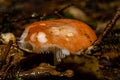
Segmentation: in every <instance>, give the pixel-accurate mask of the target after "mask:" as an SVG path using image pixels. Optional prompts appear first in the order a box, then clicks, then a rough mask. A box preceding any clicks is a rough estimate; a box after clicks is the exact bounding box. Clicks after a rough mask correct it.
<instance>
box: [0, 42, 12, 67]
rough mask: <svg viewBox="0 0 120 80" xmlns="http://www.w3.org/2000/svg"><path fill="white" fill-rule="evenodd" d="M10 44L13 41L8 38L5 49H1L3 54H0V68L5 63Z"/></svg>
mask: <svg viewBox="0 0 120 80" xmlns="http://www.w3.org/2000/svg"><path fill="white" fill-rule="evenodd" d="M12 44H13V41H11V40H10V41H9V43H8V45H7V46H6V47H5V50H4V51H3V56H0V69H1V68H2V66H3V65H4V64H5V63H6V58H7V55H8V53H9V51H10V48H11V46H12Z"/></svg>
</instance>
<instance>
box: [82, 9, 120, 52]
mask: <svg viewBox="0 0 120 80" xmlns="http://www.w3.org/2000/svg"><path fill="white" fill-rule="evenodd" d="M119 17H120V7H119V8H118V9H117V12H116V13H115V15H114V16H113V18H112V19H111V20H110V21H109V23H108V24H107V25H106V28H105V29H104V32H103V33H102V34H101V35H100V37H99V38H98V39H97V40H96V41H95V42H94V43H93V45H92V46H90V47H89V48H87V49H86V50H84V51H81V52H80V53H82V54H84V53H85V54H94V53H95V52H96V51H98V50H99V49H100V44H101V43H102V42H103V40H104V38H105V37H106V36H107V35H108V34H109V33H110V32H111V30H112V28H113V27H114V26H115V24H116V22H117V20H118V19H119Z"/></svg>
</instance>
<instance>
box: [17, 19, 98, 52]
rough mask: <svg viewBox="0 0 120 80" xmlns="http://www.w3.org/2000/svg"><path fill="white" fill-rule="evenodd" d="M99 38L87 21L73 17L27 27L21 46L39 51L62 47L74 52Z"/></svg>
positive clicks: (41, 22)
mask: <svg viewBox="0 0 120 80" xmlns="http://www.w3.org/2000/svg"><path fill="white" fill-rule="evenodd" d="M96 39H97V37H96V34H95V33H94V31H93V30H92V29H91V28H90V27H89V26H88V25H86V24H85V23H83V22H81V21H78V20H73V19H57V20H46V21H38V22H34V23H32V24H30V25H29V26H27V27H26V28H25V31H24V32H23V34H22V36H21V38H20V41H19V42H20V47H21V48H24V49H27V50H31V51H32V52H35V53H39V52H40V51H41V49H42V48H47V47H54V46H55V47H60V48H64V49H67V50H68V51H70V52H71V53H72V54H76V53H77V52H78V51H79V50H81V49H85V48H87V47H89V46H90V45H91V44H92V43H93V42H94V41H95V40H96Z"/></svg>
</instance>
